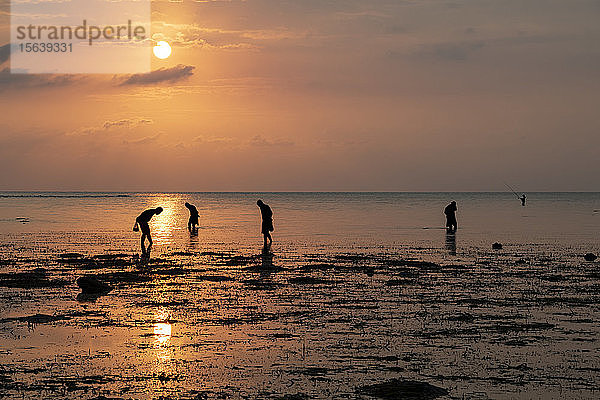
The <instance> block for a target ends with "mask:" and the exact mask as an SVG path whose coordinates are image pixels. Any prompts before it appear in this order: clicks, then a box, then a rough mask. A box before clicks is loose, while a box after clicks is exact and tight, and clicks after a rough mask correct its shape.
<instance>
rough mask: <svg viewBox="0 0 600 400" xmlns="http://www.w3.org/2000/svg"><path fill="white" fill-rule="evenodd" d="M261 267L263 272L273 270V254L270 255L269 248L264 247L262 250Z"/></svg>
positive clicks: (268, 246)
mask: <svg viewBox="0 0 600 400" xmlns="http://www.w3.org/2000/svg"><path fill="white" fill-rule="evenodd" d="M261 261H262V264H261V267H262V269H263V270H271V269H273V253H271V246H270V245H266V246H264V247H263V249H262V254H261Z"/></svg>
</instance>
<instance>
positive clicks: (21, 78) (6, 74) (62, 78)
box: [0, 68, 86, 91]
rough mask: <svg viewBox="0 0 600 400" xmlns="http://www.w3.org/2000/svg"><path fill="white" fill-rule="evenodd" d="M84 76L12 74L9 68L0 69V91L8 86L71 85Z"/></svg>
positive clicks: (41, 86)
mask: <svg viewBox="0 0 600 400" xmlns="http://www.w3.org/2000/svg"><path fill="white" fill-rule="evenodd" d="M85 79H86V78H85V77H84V76H77V75H62V74H43V75H39V74H12V73H11V72H10V68H4V69H3V70H2V71H0V91H2V90H5V89H9V88H19V89H24V88H50V87H62V86H69V85H73V84H75V83H78V82H82V81H84V80H85Z"/></svg>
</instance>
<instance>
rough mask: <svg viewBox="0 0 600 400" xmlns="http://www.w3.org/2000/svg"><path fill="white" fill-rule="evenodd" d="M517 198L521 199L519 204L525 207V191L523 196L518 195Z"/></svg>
mask: <svg viewBox="0 0 600 400" xmlns="http://www.w3.org/2000/svg"><path fill="white" fill-rule="evenodd" d="M519 199H521V205H522V206H523V207H525V200H527V197H526V196H525V193H523V196H521V197H519Z"/></svg>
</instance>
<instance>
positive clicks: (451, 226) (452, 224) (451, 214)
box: [444, 201, 458, 233]
mask: <svg viewBox="0 0 600 400" xmlns="http://www.w3.org/2000/svg"><path fill="white" fill-rule="evenodd" d="M456 211H458V208H457V207H456V202H455V201H453V202H452V203H450V204H448V205H447V206H446V208H445V209H444V214H446V232H448V233H454V232H456V229H457V228H458V226H457V223H456Z"/></svg>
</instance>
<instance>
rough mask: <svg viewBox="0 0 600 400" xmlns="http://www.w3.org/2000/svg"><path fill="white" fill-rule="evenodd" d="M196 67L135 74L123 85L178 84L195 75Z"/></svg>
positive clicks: (162, 69)
mask: <svg viewBox="0 0 600 400" xmlns="http://www.w3.org/2000/svg"><path fill="white" fill-rule="evenodd" d="M194 68H196V67H194V66H192V65H183V64H179V65H177V66H175V67H171V68H160V69H157V70H155V71H152V72H148V73H144V74H133V75H129V76H128V77H126V78H125V80H124V81H123V82H121V86H123V85H152V84H156V83H162V82H177V81H181V80H184V79H186V78H189V77H190V76H192V75H194Z"/></svg>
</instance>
